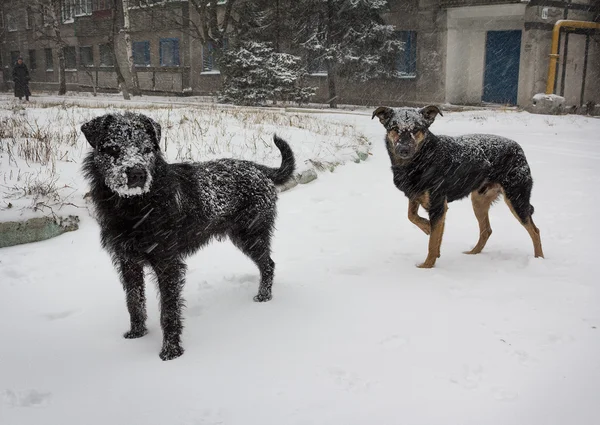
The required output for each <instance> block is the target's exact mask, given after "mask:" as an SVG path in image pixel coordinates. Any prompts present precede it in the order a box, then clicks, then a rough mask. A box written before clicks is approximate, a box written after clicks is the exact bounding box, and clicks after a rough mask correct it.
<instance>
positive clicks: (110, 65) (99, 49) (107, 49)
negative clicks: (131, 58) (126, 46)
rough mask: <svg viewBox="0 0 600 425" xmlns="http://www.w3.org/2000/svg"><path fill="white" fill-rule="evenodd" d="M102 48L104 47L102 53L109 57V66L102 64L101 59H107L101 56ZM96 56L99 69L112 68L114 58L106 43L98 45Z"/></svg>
mask: <svg viewBox="0 0 600 425" xmlns="http://www.w3.org/2000/svg"><path fill="white" fill-rule="evenodd" d="M104 46H106V52H104V53H107V54H109V55H108V57H110V64H107V63H103V59H104V58H106V57H107V56H103V54H102V53H103V52H102V48H103V47H104ZM98 56H99V60H100V62H99V64H100V67H101V68H114V66H115V58H114V55H113V51H112V49H111V48H110V45H109V44H108V43H103V44H98Z"/></svg>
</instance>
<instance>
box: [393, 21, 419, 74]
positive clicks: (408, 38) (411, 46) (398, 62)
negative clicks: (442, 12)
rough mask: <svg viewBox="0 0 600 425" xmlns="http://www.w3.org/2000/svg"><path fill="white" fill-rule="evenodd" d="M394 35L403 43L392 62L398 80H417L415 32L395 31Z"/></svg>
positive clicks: (416, 37) (416, 40)
mask: <svg viewBox="0 0 600 425" xmlns="http://www.w3.org/2000/svg"><path fill="white" fill-rule="evenodd" d="M394 35H395V36H396V37H397V38H398V39H399V40H400V41H402V42H403V43H404V48H403V49H402V51H401V52H399V53H398V56H397V57H396V58H395V60H394V71H395V73H396V77H397V78H400V79H414V78H417V42H418V36H417V31H414V30H401V31H395V32H394Z"/></svg>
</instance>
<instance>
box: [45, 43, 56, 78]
mask: <svg viewBox="0 0 600 425" xmlns="http://www.w3.org/2000/svg"><path fill="white" fill-rule="evenodd" d="M48 53H50V56H48ZM48 57H50V61H48ZM44 62H45V65H46V71H47V72H53V71H54V52H53V51H52V49H51V48H49V47H47V48H45V49H44ZM48 62H50V67H48Z"/></svg>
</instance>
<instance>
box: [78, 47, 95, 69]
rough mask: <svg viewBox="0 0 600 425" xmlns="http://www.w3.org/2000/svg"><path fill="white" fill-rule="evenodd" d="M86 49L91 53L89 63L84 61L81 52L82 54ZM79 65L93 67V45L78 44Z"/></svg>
mask: <svg viewBox="0 0 600 425" xmlns="http://www.w3.org/2000/svg"><path fill="white" fill-rule="evenodd" d="M84 49H85V50H84ZM87 49H89V52H90V53H91V55H90V59H91V62H90V63H89V64H88V63H85V62H84V60H83V54H82V53H83V52H84V51H86V50H87ZM79 66H80V67H81V68H93V67H94V46H79Z"/></svg>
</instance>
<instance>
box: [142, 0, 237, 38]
mask: <svg viewBox="0 0 600 425" xmlns="http://www.w3.org/2000/svg"><path fill="white" fill-rule="evenodd" d="M242 1H243V0H242ZM138 3H139V4H140V6H142V7H140V8H139V12H138V13H145V14H146V15H147V16H149V17H150V18H151V19H150V21H151V22H153V24H154V25H155V26H160V27H163V28H164V27H168V28H171V29H175V30H178V31H181V32H184V33H186V34H187V35H189V36H190V37H191V38H193V39H195V40H199V41H200V42H202V43H203V44H205V43H207V42H208V41H212V42H213V43H214V45H215V46H216V47H219V48H220V47H223V39H224V38H225V34H226V33H227V31H228V29H229V28H230V26H231V25H232V24H233V23H234V13H233V12H234V6H235V4H236V0H228V1H227V3H225V4H224V5H223V4H221V3H220V2H219V1H217V0H189V1H188V4H189V5H190V7H191V10H187V11H186V12H185V13H174V12H173V13H167V14H165V13H161V12H162V10H161V8H157V7H152V6H151V3H149V2H148V0H138ZM183 7H187V6H186V4H185V3H182V8H183ZM182 10H183V9H182ZM221 11H222V12H221ZM190 12H195V15H194V14H192V13H190ZM220 13H221V14H222V18H221V19H219V14H220Z"/></svg>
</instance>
